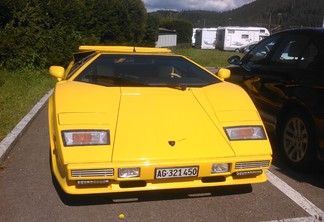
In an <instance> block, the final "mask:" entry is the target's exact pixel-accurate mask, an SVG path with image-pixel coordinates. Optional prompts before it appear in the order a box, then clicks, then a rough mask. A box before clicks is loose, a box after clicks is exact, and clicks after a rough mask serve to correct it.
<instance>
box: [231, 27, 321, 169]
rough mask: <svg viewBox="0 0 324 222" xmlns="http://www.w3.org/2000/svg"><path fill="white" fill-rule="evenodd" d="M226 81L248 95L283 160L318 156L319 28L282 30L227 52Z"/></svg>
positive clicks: (307, 162)
mask: <svg viewBox="0 0 324 222" xmlns="http://www.w3.org/2000/svg"><path fill="white" fill-rule="evenodd" d="M228 61H229V63H230V64H231V65H230V66H229V67H228V68H229V69H230V70H231V78H230V79H229V81H232V82H235V83H238V84H239V85H241V86H242V87H243V88H244V89H245V90H246V92H248V94H249V95H250V96H251V98H252V100H253V102H254V103H255V105H256V107H257V108H258V110H259V112H260V115H261V116H262V119H263V121H264V124H265V126H266V128H267V130H268V132H269V133H273V134H274V135H276V140H277V141H278V148H279V150H280V151H281V153H282V156H283V157H284V158H285V159H286V161H287V162H288V163H289V164H290V165H291V166H293V167H295V168H297V169H304V168H305V167H308V166H311V165H312V163H314V162H316V161H314V160H317V159H322V160H323V159H324V28H307V29H296V30H287V31H283V32H280V33H276V34H273V35H271V36H270V37H268V38H266V39H264V40H263V41H261V42H260V43H259V44H257V45H256V46H255V47H254V48H253V49H252V50H251V51H250V52H248V53H247V54H246V55H245V56H244V57H243V58H242V59H240V57H239V56H232V57H231V58H229V59H228Z"/></svg>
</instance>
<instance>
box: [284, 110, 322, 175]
mask: <svg viewBox="0 0 324 222" xmlns="http://www.w3.org/2000/svg"><path fill="white" fill-rule="evenodd" d="M278 142H279V144H278V145H279V149H280V151H281V153H282V155H283V157H284V158H285V160H286V161H287V163H288V164H289V165H291V166H292V167H293V168H295V169H298V170H303V169H308V168H310V167H311V166H312V165H313V162H314V160H315V149H316V147H315V144H316V142H315V134H314V129H313V127H312V124H311V121H310V120H309V118H307V117H306V116H305V115H303V114H302V113H300V112H292V113H290V114H289V115H287V117H286V118H285V119H284V121H283V123H282V125H281V129H280V130H279V135H278Z"/></svg>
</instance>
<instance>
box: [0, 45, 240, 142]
mask: <svg viewBox="0 0 324 222" xmlns="http://www.w3.org/2000/svg"><path fill="white" fill-rule="evenodd" d="M173 52H174V53H176V54H181V55H184V56H187V57H188V58H190V59H192V60H193V61H195V62H197V63H199V64H200V65H202V66H208V67H226V66H227V65H228V63H227V58H229V57H230V56H231V55H234V54H236V53H234V52H224V51H218V50H201V49H195V48H181V49H176V50H173ZM55 82H56V80H55V79H54V78H53V77H51V76H50V75H48V72H47V70H19V71H15V72H9V71H0V123H1V124H0V141H1V140H2V139H3V138H4V137H5V136H6V135H7V134H8V133H9V132H10V131H11V130H12V129H13V128H14V127H15V126H16V124H17V123H18V122H19V121H20V120H21V119H22V118H23V117H24V116H25V115H26V114H27V113H28V112H29V111H30V109H31V108H32V107H33V106H34V105H35V104H36V103H37V102H38V101H39V99H40V98H42V97H43V95H44V94H45V93H47V92H48V90H50V89H51V88H52V87H53V86H54V84H55Z"/></svg>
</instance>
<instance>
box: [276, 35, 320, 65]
mask: <svg viewBox="0 0 324 222" xmlns="http://www.w3.org/2000/svg"><path fill="white" fill-rule="evenodd" d="M317 54H318V49H317V48H316V46H315V45H314V43H310V38H309V37H307V36H287V37H286V38H285V39H284V40H283V42H282V43H281V45H280V46H279V48H278V49H277V51H276V52H275V54H274V56H273V58H272V60H271V63H273V64H276V65H282V66H294V67H304V68H305V67H307V66H308V65H309V64H310V63H311V62H312V61H313V59H314V58H315V57H316V55H317Z"/></svg>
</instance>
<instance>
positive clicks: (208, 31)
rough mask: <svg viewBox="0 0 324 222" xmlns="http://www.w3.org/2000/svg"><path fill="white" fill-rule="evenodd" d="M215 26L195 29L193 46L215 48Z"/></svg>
mask: <svg viewBox="0 0 324 222" xmlns="http://www.w3.org/2000/svg"><path fill="white" fill-rule="evenodd" d="M216 31H217V28H201V29H196V34H195V48H200V49H215V42H216Z"/></svg>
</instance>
